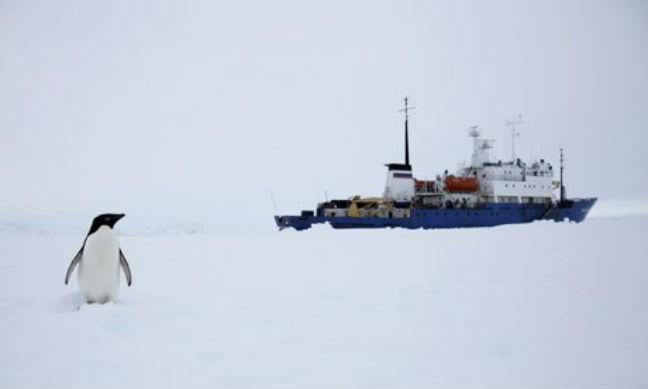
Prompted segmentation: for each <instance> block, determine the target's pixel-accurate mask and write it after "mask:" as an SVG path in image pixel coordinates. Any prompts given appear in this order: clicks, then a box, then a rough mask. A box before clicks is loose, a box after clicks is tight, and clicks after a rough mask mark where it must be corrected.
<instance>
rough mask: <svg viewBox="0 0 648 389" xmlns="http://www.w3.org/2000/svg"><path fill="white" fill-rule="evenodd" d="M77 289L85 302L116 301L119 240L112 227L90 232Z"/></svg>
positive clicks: (80, 264)
mask: <svg viewBox="0 0 648 389" xmlns="http://www.w3.org/2000/svg"><path fill="white" fill-rule="evenodd" d="M78 280H79V288H80V289H81V292H82V293H83V294H84V296H85V299H86V301H87V302H97V303H105V302H108V301H115V300H116V299H117V296H118V294H119V241H118V240H117V237H116V236H115V234H114V233H113V231H112V229H111V228H109V227H106V226H102V227H100V228H99V229H98V230H97V231H96V232H95V233H94V234H92V235H89V236H88V239H87V240H86V242H85V248H84V249H83V257H82V258H81V262H80V263H79V275H78Z"/></svg>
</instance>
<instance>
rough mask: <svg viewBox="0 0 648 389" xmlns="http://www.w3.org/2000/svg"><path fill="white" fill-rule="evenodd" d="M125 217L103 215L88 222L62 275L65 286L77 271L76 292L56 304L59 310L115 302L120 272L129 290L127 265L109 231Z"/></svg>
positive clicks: (114, 238) (129, 280)
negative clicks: (88, 225)
mask: <svg viewBox="0 0 648 389" xmlns="http://www.w3.org/2000/svg"><path fill="white" fill-rule="evenodd" d="M124 216H125V215H124V214H123V213H119V214H115V213H105V214H101V215H98V216H97V217H95V218H94V219H93V221H92V224H91V226H90V230H89V231H88V234H87V235H86V237H85V239H84V241H83V244H82V246H81V249H79V251H78V252H77V254H76V255H75V256H74V258H73V259H72V262H71V263H70V266H69V267H68V269H67V273H66V274H65V284H66V285H67V284H68V282H69V280H70V277H71V275H72V273H73V272H74V270H75V269H76V268H77V267H78V271H77V280H78V283H79V292H76V293H70V294H68V295H66V296H63V297H62V298H61V300H60V303H59V306H60V307H70V306H75V307H76V310H79V309H80V308H81V307H82V306H83V303H84V302H85V303H88V304H95V303H98V304H105V303H108V302H113V303H114V302H116V301H117V298H118V296H119V278H120V277H119V276H120V270H121V271H123V272H124V276H125V278H126V283H127V285H128V286H129V287H130V286H131V284H132V282H133V279H132V275H131V270H130V265H129V264H128V261H127V260H126V257H125V256H124V253H123V252H122V250H121V248H120V247H119V241H118V240H117V237H116V236H115V232H114V231H113V227H114V226H115V223H117V222H118V221H119V220H120V219H121V218H123V217H124Z"/></svg>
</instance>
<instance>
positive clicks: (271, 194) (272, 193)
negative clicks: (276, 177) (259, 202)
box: [269, 188, 279, 215]
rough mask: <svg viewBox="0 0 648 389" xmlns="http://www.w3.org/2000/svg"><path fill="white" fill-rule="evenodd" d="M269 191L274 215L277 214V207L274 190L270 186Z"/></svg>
mask: <svg viewBox="0 0 648 389" xmlns="http://www.w3.org/2000/svg"><path fill="white" fill-rule="evenodd" d="M269 191H270V198H271V199H272V206H273V207H274V211H275V215H279V209H278V208H277V200H275V196H274V192H273V191H272V188H270V189H269Z"/></svg>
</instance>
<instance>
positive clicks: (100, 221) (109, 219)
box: [88, 213, 126, 235]
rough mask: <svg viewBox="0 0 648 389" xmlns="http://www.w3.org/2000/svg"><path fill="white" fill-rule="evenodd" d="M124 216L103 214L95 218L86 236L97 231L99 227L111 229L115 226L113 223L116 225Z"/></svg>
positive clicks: (120, 214) (121, 214)
mask: <svg viewBox="0 0 648 389" xmlns="http://www.w3.org/2000/svg"><path fill="white" fill-rule="evenodd" d="M124 216H126V215H125V214H123V213H103V214H101V215H99V216H97V217H95V218H94V220H93V221H92V226H90V232H88V235H90V234H92V233H93V232H95V231H97V230H98V229H99V227H101V226H108V227H110V228H113V227H114V226H115V223H117V222H118V221H119V219H121V218H123V217H124Z"/></svg>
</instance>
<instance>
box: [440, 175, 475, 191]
mask: <svg viewBox="0 0 648 389" xmlns="http://www.w3.org/2000/svg"><path fill="white" fill-rule="evenodd" d="M445 186H446V190H447V191H448V192H476V191H477V189H479V181H477V179H476V178H472V177H455V176H448V177H446V179H445Z"/></svg>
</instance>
